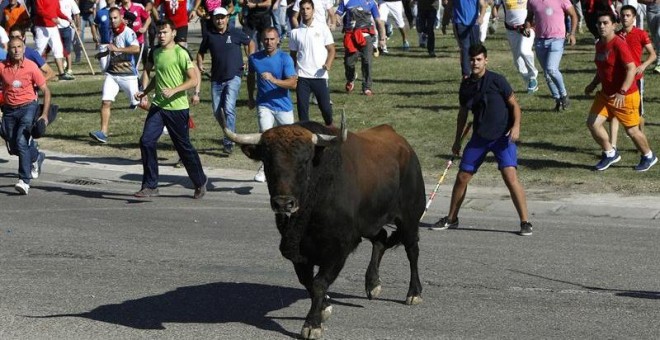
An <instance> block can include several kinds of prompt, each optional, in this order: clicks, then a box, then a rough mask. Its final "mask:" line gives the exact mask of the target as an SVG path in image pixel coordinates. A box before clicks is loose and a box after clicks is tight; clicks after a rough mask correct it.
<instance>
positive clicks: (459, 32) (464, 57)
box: [454, 23, 480, 77]
mask: <svg viewBox="0 0 660 340" xmlns="http://www.w3.org/2000/svg"><path fill="white" fill-rule="evenodd" d="M454 29H455V31H456V41H457V42H458V48H459V49H460V50H461V74H462V75H463V77H468V76H469V75H470V74H472V67H471V66H470V54H469V50H470V46H472V45H476V44H478V43H479V42H480V40H479V34H480V33H479V25H477V24H474V25H471V26H465V25H463V24H457V23H454Z"/></svg>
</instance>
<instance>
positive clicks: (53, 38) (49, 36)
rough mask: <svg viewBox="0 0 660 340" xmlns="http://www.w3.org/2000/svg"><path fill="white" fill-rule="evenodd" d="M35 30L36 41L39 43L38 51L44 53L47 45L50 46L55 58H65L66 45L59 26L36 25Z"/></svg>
mask: <svg viewBox="0 0 660 340" xmlns="http://www.w3.org/2000/svg"><path fill="white" fill-rule="evenodd" d="M34 31H35V33H36V35H35V37H34V43H35V44H36V45H37V52H39V54H44V51H46V46H50V49H51V51H52V52H53V57H55V59H62V58H64V47H63V46H62V39H61V38H60V31H59V30H58V29H57V27H43V26H35V27H34Z"/></svg>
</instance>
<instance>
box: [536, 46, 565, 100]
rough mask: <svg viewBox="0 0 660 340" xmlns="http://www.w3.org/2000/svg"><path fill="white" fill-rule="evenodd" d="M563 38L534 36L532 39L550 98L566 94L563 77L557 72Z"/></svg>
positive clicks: (562, 48) (561, 53) (562, 49)
mask: <svg viewBox="0 0 660 340" xmlns="http://www.w3.org/2000/svg"><path fill="white" fill-rule="evenodd" d="M565 40H566V39H563V38H551V39H543V38H536V40H535V41H534V49H535V50H536V57H537V58H538V59H539V63H540V64H541V68H543V76H544V77H545V81H546V82H547V83H548V87H549V88H550V93H551V94H552V98H555V99H559V98H561V97H565V96H566V95H567V93H566V86H565V85H564V77H563V76H562V75H561V72H559V63H560V62H561V56H562V55H563V54H564V41H565Z"/></svg>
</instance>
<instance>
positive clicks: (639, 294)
mask: <svg viewBox="0 0 660 340" xmlns="http://www.w3.org/2000/svg"><path fill="white" fill-rule="evenodd" d="M507 270H508V271H511V272H514V273H518V274H522V275H527V276H531V277H536V278H540V279H543V280H547V281H553V282H559V283H564V284H568V285H571V286H576V287H580V288H582V289H586V290H589V291H592V292H604V293H610V294H612V295H615V296H619V297H629V298H637V299H651V300H660V292H656V291H648V290H627V289H611V288H603V287H596V286H587V285H583V284H580V283H576V282H571V281H565V280H559V279H553V278H551V277H547V276H542V275H537V274H532V273H527V272H523V271H520V270H516V269H507Z"/></svg>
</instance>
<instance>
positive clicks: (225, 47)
mask: <svg viewBox="0 0 660 340" xmlns="http://www.w3.org/2000/svg"><path fill="white" fill-rule="evenodd" d="M212 20H213V24H214V28H213V29H211V30H209V31H208V32H207V34H206V35H205V36H203V38H202V43H201V44H200V46H199V51H198V52H197V58H196V59H197V67H198V68H199V69H200V71H202V72H204V55H205V54H206V52H210V53H211V99H212V104H213V115H214V116H215V119H216V120H218V122H221V121H222V119H223V117H222V115H221V113H220V110H221V109H223V110H224V112H225V117H226V120H227V128H229V129H230V130H231V131H234V132H236V100H237V99H238V95H239V92H240V89H241V76H242V75H243V52H242V50H241V47H242V46H248V54H252V53H254V51H255V44H254V41H252V40H251V39H250V37H248V36H247V34H245V32H243V31H242V30H240V29H237V28H229V11H227V9H226V8H224V7H218V8H216V9H215V10H214V11H213V17H212ZM222 144H223V151H224V152H225V153H226V154H231V153H232V151H233V143H232V141H230V140H229V139H227V138H224V140H223V143H222Z"/></svg>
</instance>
